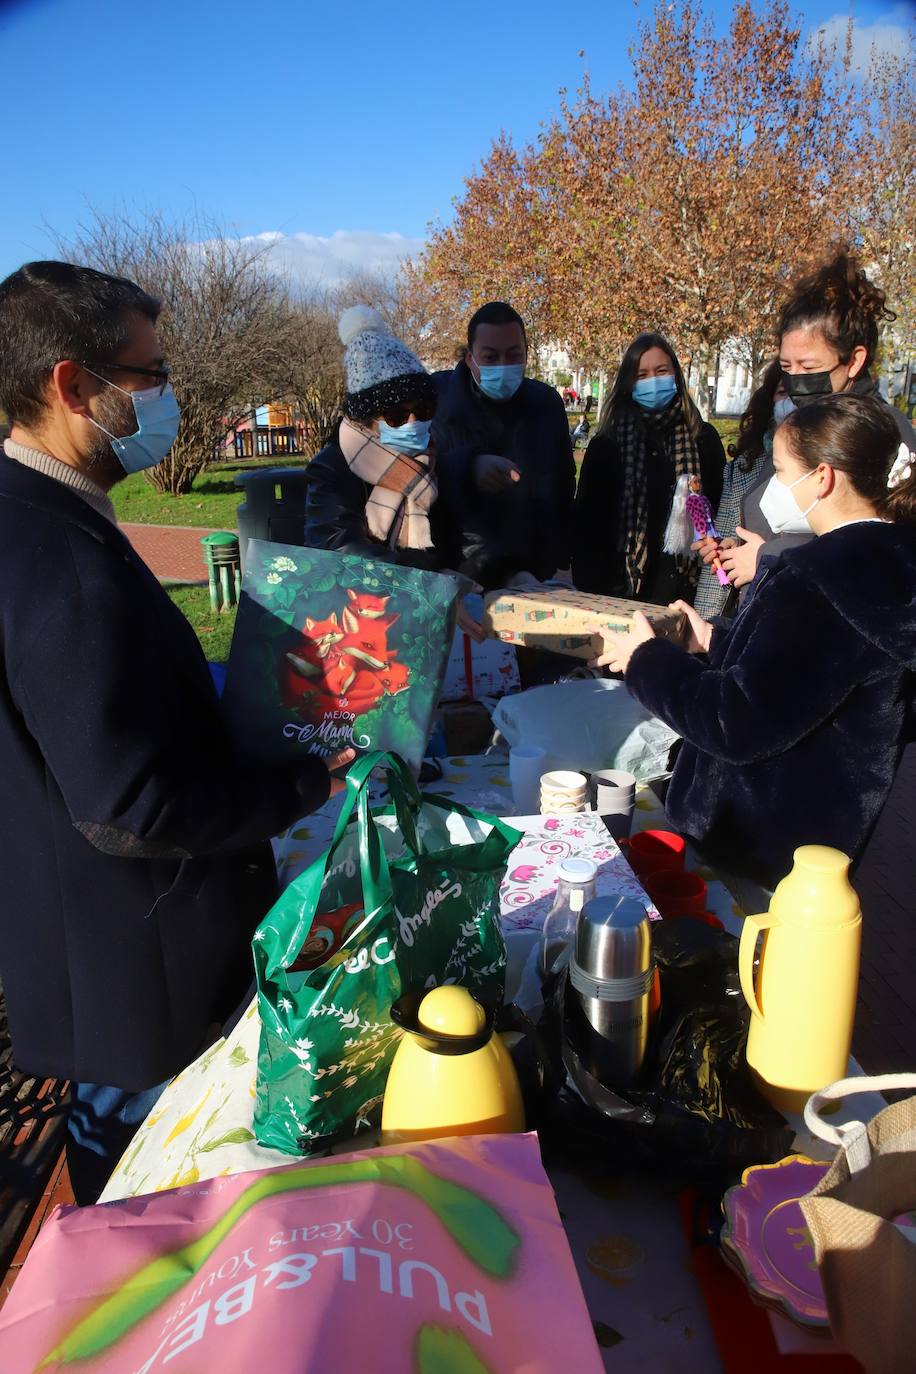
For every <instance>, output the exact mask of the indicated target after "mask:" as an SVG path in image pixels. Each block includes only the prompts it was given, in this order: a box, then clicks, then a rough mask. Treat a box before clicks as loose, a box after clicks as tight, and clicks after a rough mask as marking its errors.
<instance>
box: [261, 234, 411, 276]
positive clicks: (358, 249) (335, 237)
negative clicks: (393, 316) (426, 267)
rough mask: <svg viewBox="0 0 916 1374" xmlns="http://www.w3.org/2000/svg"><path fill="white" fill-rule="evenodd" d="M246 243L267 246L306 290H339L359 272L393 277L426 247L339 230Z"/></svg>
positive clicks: (273, 236)
mask: <svg viewBox="0 0 916 1374" xmlns="http://www.w3.org/2000/svg"><path fill="white" fill-rule="evenodd" d="M244 241H245V242H248V243H252V242H253V243H264V244H266V245H267V246H268V254H269V258H270V260H271V262H272V263H273V264H274V266H276V267H278V268H280V269H281V270H283V271H286V272H288V273H289V276H290V277H291V278H292V280H293V281H294V282H299V283H301V284H302V285H304V286H310V285H313V284H314V285H320V286H337V285H339V284H340V283H341V282H345V281H347V280H348V278H350V277H352V276H353V275H354V273H358V272H366V273H371V274H372V275H379V276H385V277H389V276H393V275H394V273H395V272H396V271H397V269H398V267H399V266H400V264H401V263H402V262H403V261H404V259H405V258H409V257H413V256H414V255H415V254H417V253H418V252H419V251H420V249H421V248H422V247H423V240H422V239H416V238H408V237H407V236H406V235H404V234H376V233H372V232H371V231H369V230H360V229H336V230H335V231H334V233H333V234H330V235H329V236H328V237H327V238H323V237H322V236H321V235H320V234H282V233H279V232H277V231H276V230H266V231H265V232H264V233H262V234H255V235H253V236H251V237H249V238H248V239H246V240H244Z"/></svg>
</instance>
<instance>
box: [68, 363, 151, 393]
mask: <svg viewBox="0 0 916 1374" xmlns="http://www.w3.org/2000/svg"><path fill="white" fill-rule="evenodd" d="M83 367H85V368H86V369H87V370H88V371H89V372H92V368H91V367H89V364H88V363H83ZM102 371H103V372H134V373H136V374H137V375H138V376H140V377H152V378H153V380H154V381H155V382H157V383H158V386H159V395H160V396H161V395H162V393H163V392H164V391H165V389H166V387H167V386H168V384H169V381H170V379H171V376H172V369H171V368H170V367H134V365H133V364H132V363H105V364H104V365H103V366H102Z"/></svg>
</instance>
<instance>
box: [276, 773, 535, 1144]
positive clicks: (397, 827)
mask: <svg viewBox="0 0 916 1374" xmlns="http://www.w3.org/2000/svg"><path fill="white" fill-rule="evenodd" d="M379 766H384V767H385V768H386V770H387V776H388V786H389V790H390V793H391V805H390V806H387V807H382V808H379V809H376V810H371V811H370V809H369V777H370V774H371V773H372V771H373V770H374V769H375V768H378V767H379ZM354 809H355V810H356V819H355V823H354V822H353V821H352V819H351V818H352V816H353V812H354ZM520 839H521V835H520V834H519V833H518V832H517V831H515V830H512V829H510V828H509V827H508V826H506V825H504V824H503V823H502V821H499V820H497V819H496V818H495V817H493V816H485V815H482V814H480V813H478V812H476V811H473V810H471V809H470V808H469V807H464V806H460V805H458V804H457V803H455V802H454V801H451V800H449V799H447V798H445V797H435V796H422V795H421V794H420V791H419V789H418V788H417V784H416V782H415V781H414V779H413V776H412V774H411V773H410V771H409V769H408V768H407V766H406V765H405V763H404V762H403V760H402V759H400V758H399V757H398V756H397V755H396V754H385V753H381V752H373V753H369V754H364V755H362V756H361V757H360V758H359V759H357V761H356V762H355V763H354V764H353V766H352V767H351V769H350V772H349V774H348V776H347V792H346V797H345V800H344V805H343V808H342V810H341V813H340V818H339V820H338V822H337V827H336V829H335V831H334V836H333V838H332V840H331V845H330V848H329V849H328V850H327V852H326V853H325V854H324V855H323V856H322V857H321V858H319V859H316V860H315V862H314V863H313V864H312V865H311V866H310V867H309V868H307V869H306V870H305V872H304V873H302V874H300V876H299V877H298V878H297V879H296V880H295V881H294V882H293V883H291V884H290V886H289V887H288V888H287V889H286V891H285V892H284V893H283V895H282V896H281V897H280V899H279V901H278V902H277V903H276V905H275V906H274V907H273V908H272V909H271V910H270V911H269V912H268V914H267V915H266V916H265V918H264V920H263V921H262V922H261V924H260V925H259V926H258V929H257V930H256V931H255V934H254V941H253V946H254V961H255V971H256V974H257V982H258V1007H259V1011H260V1017H261V1039H260V1047H259V1051H258V1077H257V1095H256V1103H255V1113H254V1127H255V1134H256V1136H257V1138H258V1140H259V1141H260V1142H261V1144H262V1145H268V1146H270V1147H272V1148H273V1149H277V1150H285V1151H286V1152H287V1153H289V1154H309V1153H312V1152H314V1151H316V1150H318V1149H321V1148H323V1147H325V1146H326V1145H328V1144H329V1143H330V1142H331V1141H332V1140H336V1139H346V1138H349V1137H351V1136H353V1135H355V1134H356V1133H357V1132H358V1131H359V1130H361V1129H366V1128H368V1127H369V1126H371V1125H373V1124H374V1123H375V1121H376V1120H377V1119H378V1116H379V1110H378V1109H379V1108H380V1107H381V1102H382V1096H383V1093H384V1089H385V1081H386V1079H387V1076H388V1069H389V1067H390V1065H391V1060H392V1057H393V1055H394V1051H395V1048H396V1046H397V1041H398V1038H399V1037H400V1034H401V1032H400V1031H399V1030H398V1029H397V1028H396V1027H395V1026H394V1025H393V1024H392V1022H391V1019H390V1017H389V1014H388V1011H389V1008H390V1006H391V1004H392V1002H394V1001H396V1000H397V998H398V997H400V995H401V993H402V992H406V991H409V990H412V989H416V988H424V987H435V986H437V985H438V984H440V983H460V984H461V985H462V986H464V987H467V988H470V989H471V990H472V991H474V992H475V993H476V994H477V995H478V996H481V997H482V998H483V999H484V1000H485V1001H489V1002H492V1003H493V1004H498V1003H499V1001H500V1000H501V998H502V993H503V985H504V980H505V967H506V949H505V944H504V943H503V937H502V932H501V929H500V923H499V888H500V883H501V882H502V878H503V875H504V873H505V869H506V863H507V860H508V858H509V855H510V854H511V852H512V850H513V849H514V848H515V846H516V845H517V844H518V842H519V840H520ZM326 951H330V952H329V953H327V955H326V957H325V952H326ZM319 959H320V960H322V962H319V963H318V965H317V967H314V966H310V965H313V964H314V963H315V962H316V961H317V960H319Z"/></svg>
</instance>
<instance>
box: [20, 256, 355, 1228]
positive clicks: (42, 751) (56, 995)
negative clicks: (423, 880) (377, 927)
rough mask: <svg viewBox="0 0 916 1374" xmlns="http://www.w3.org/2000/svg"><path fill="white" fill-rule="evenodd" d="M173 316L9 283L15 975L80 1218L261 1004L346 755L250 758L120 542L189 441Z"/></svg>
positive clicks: (129, 295)
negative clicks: (174, 369)
mask: <svg viewBox="0 0 916 1374" xmlns="http://www.w3.org/2000/svg"><path fill="white" fill-rule="evenodd" d="M158 313H159V303H158V301H156V300H154V299H153V298H152V297H150V296H148V295H146V294H145V293H144V292H143V291H141V290H140V288H139V287H137V286H135V285H134V284H133V283H132V282H128V281H123V280H121V279H118V278H114V277H109V276H105V275H103V274H101V273H98V272H94V271H92V270H90V269H89V268H82V267H74V266H71V265H70V264H66V263H56V262H39V263H29V264H27V265H26V266H25V267H23V268H21V269H20V270H19V271H18V272H15V273H13V274H12V276H10V277H8V278H7V279H6V280H5V281H4V282H2V283H0V357H2V358H3V368H2V378H0V405H2V407H3V408H4V409H5V410H6V411H7V414H8V415H9V417H10V420H11V422H12V432H11V437H10V438H9V439H8V440H7V441H6V443H5V446H4V448H5V456H4V457H2V458H0V584H2V587H3V594H2V596H0V664H2V670H0V683H2V688H0V761H2V762H0V872H2V874H3V900H2V903H0V975H2V979H3V988H4V992H5V994H6V1000H7V1006H8V1010H9V1018H10V1026H11V1031H12V1039H13V1049H14V1054H15V1056H16V1060H17V1063H18V1064H19V1065H20V1066H21V1067H22V1068H23V1069H26V1070H28V1071H30V1072H32V1073H35V1074H38V1075H50V1076H54V1077H57V1078H66V1079H70V1080H71V1119H70V1133H69V1135H68V1163H69V1165H70V1173H71V1181H72V1183H73V1187H74V1191H75V1194H76V1197H77V1201H78V1202H80V1203H85V1202H90V1201H93V1200H94V1198H95V1197H97V1196H98V1193H99V1192H100V1191H101V1188H102V1187H103V1186H104V1183H105V1180H106V1178H107V1176H108V1174H109V1173H110V1171H111V1169H112V1167H113V1166H114V1164H115V1163H116V1162H117V1159H118V1157H119V1155H120V1153H121V1152H122V1150H123V1148H124V1146H125V1145H126V1143H127V1142H128V1140H129V1138H130V1136H131V1134H132V1133H133V1131H134V1130H136V1127H137V1126H138V1125H139V1123H140V1121H141V1120H142V1119H143V1115H144V1114H145V1112H146V1111H148V1110H149V1107H150V1106H151V1104H152V1101H153V1100H154V1099H155V1096H156V1095H157V1093H158V1092H159V1091H160V1087H161V1085H162V1082H163V1080H164V1079H167V1078H168V1077H169V1076H170V1075H172V1074H174V1073H176V1072H177V1071H178V1070H180V1069H181V1068H183V1067H184V1066H185V1065H186V1064H187V1063H188V1062H189V1061H190V1060H191V1059H193V1058H194V1056H195V1054H196V1053H197V1052H198V1051H199V1050H200V1049H201V1048H202V1047H203V1044H204V1042H205V1039H206V1037H207V1033H208V1028H209V1027H211V1026H212V1025H213V1024H214V1023H218V1022H220V1021H221V1020H223V1019H225V1017H226V1016H228V1015H229V1014H230V1013H231V1012H232V1010H233V1009H234V1007H235V1005H236V1004H237V1003H238V1000H239V998H241V997H242V996H243V995H244V993H245V991H246V988H247V986H248V984H249V982H250V976H251V967H250V958H249V941H250V938H251V934H252V932H253V930H254V927H255V925H256V923H257V922H258V920H259V919H260V918H261V917H262V916H263V915H264V913H265V912H266V910H267V909H268V907H269V905H270V903H271V902H272V900H273V898H274V895H275V884H276V874H275V872H274V868H273V862H272V858H271V854H270V848H269V845H268V844H267V843H266V842H267V840H268V839H269V837H270V836H271V835H272V834H274V833H275V832H277V831H279V830H281V829H283V828H284V827H285V826H287V825H289V824H290V823H291V822H292V821H293V820H295V819H296V818H297V817H298V816H300V815H302V814H303V813H304V812H307V811H310V810H313V809H314V808H315V807H318V806H320V805H322V804H323V802H324V801H325V800H326V799H327V797H328V795H329V792H330V790H331V782H330V770H331V769H332V768H334V767H336V766H338V765H339V763H340V762H341V761H342V760H341V759H340V758H337V759H332V760H328V761H327V762H325V761H322V760H320V759H318V758H315V759H308V760H305V761H298V762H296V763H295V764H291V765H289V766H277V765H272V766H270V767H264V768H258V767H255V766H253V765H252V764H250V763H242V762H241V761H240V760H239V758H238V757H237V751H236V747H235V742H234V740H233V739H232V737H231V736H230V734H229V731H228V729H227V726H226V724H225V723H224V720H223V718H222V717H221V714H220V705H219V701H218V699H217V696H216V694H215V691H214V688H213V685H212V682H211V679H210V674H209V672H208V669H207V664H206V661H205V659H204V656H203V654H202V652H201V649H200V646H199V645H198V642H197V639H196V637H195V635H194V633H193V631H192V630H191V627H190V626H189V625H188V623H187V621H186V620H185V619H184V617H183V616H182V615H181V613H180V612H179V611H178V610H177V609H176V608H175V607H174V606H173V604H172V602H171V601H170V599H169V597H168V596H167V595H166V593H165V592H164V591H163V590H162V588H161V587H160V586H159V584H158V582H157V581H156V579H155V578H154V577H153V575H152V574H151V573H150V571H149V569H148V568H147V567H146V566H145V564H144V563H143V562H142V561H141V560H140V559H139V558H138V557H137V555H136V554H135V553H134V551H133V549H132V548H131V546H130V544H129V543H128V541H127V539H125V537H124V536H123V535H122V534H121V532H120V531H119V530H118V528H117V523H116V520H115V516H114V510H113V508H112V505H111V501H110V499H109V496H108V492H109V491H110V489H111V487H112V486H114V484H115V483H116V482H117V481H118V480H120V479H121V478H123V477H124V476H125V474H126V473H127V472H128V471H139V470H140V469H141V468H143V467H150V466H152V465H154V464H155V463H157V462H159V461H161V460H162V459H163V458H164V457H165V455H166V453H167V452H168V449H169V447H170V446H171V444H172V442H173V441H174V438H175V433H176V431H177V427H178V407H177V403H176V401H175V398H174V395H173V393H172V390H171V387H170V386H169V383H168V368H167V367H166V366H165V363H164V362H163V359H162V349H161V346H160V344H159V341H158V338H157V335H156V327H155V326H156V319H157V316H158Z"/></svg>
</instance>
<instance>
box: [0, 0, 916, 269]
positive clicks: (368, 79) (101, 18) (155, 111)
mask: <svg viewBox="0 0 916 1374" xmlns="http://www.w3.org/2000/svg"><path fill="white" fill-rule="evenodd" d="M707 3H710V0H707ZM711 3H713V6H714V8H715V10H716V12H717V13H718V14H720V15H721V16H722V17H723V19H726V20H727V16H728V14H729V13H730V10H731V5H730V4H728V3H725V0H711ZM650 10H651V0H643V3H642V5H641V7H640V10H637V8H636V7H635V6H634V5H633V4H632V3H630V0H580V3H574V4H573V5H571V6H568V7H567V6H562V5H557V4H555V3H551V4H547V3H545V0H528V2H527V3H521V0H504V3H502V4H498V3H496V4H494V3H493V0H466V3H464V4H462V3H460V0H457V2H456V3H450V4H443V3H441V0H440V3H438V4H437V3H435V0H433V3H420V0H401V2H400V3H390V2H389V3H388V4H385V3H383V0H343V2H341V0H337V3H333V0H330V2H329V0H323V3H321V4H317V3H315V0H299V3H289V0H261V3H260V4H251V3H248V4H243V3H242V2H241V0H221V3H219V4H215V3H213V0H181V2H179V0H156V3H154V4H148V5H137V4H130V3H124V2H123V0H122V3H120V4H114V3H110V0H0V53H2V58H3V73H4V81H3V89H4V126H5V129H4V133H5V137H4V144H5V148H4V155H3V159H2V164H0V165H2V169H3V213H2V217H0V276H2V275H5V274H6V273H7V272H8V271H10V270H12V269H13V268H15V267H17V266H18V265H19V264H20V263H21V262H22V261H24V260H26V259H28V258H32V257H40V256H46V255H49V254H50V253H51V251H52V244H51V237H50V235H49V232H48V229H47V227H46V226H50V229H51V230H52V231H54V232H56V233H58V234H61V235H63V236H64V237H65V238H66V237H67V236H69V235H71V234H72V233H73V231H74V229H75V226H76V225H77V223H78V222H79V220H80V219H81V218H86V216H87V213H88V208H89V207H90V206H92V207H95V208H98V209H99V210H103V211H104V210H106V209H110V208H120V209H123V210H126V211H128V212H129V213H131V214H135V215H138V214H142V213H143V211H144V210H148V209H156V210H160V211H162V212H164V213H165V214H166V215H167V216H170V217H172V216H174V217H182V216H185V215H187V214H189V213H194V212H195V211H196V212H198V213H199V214H201V215H203V216H209V217H212V218H214V219H216V220H217V221H218V222H219V223H220V224H222V225H223V226H224V227H225V228H227V229H229V230H230V231H231V232H233V233H237V234H239V235H255V234H264V233H272V234H275V235H277V236H278V237H277V248H276V251H277V252H278V254H279V256H281V257H282V258H283V259H284V260H285V261H286V262H287V263H288V264H290V265H292V267H293V270H294V271H295V272H297V273H298V274H299V275H301V276H303V277H313V278H314V277H322V276H323V277H325V278H327V279H332V278H333V277H334V276H335V275H338V274H339V273H340V271H342V270H344V267H345V265H346V264H347V263H349V262H352V263H354V264H357V265H359V264H363V263H364V264H366V265H368V266H370V267H377V266H384V265H385V264H390V263H393V262H394V261H395V260H396V259H397V258H398V257H399V256H400V255H402V254H403V253H404V252H405V251H408V250H410V249H412V248H414V247H416V246H417V245H418V243H419V242H420V241H421V240H422V237H423V235H424V233H425V229H426V225H427V223H428V222H429V221H430V220H433V219H436V218H437V217H440V216H441V217H448V215H449V213H450V207H451V201H452V197H453V196H455V195H458V194H460V191H461V186H462V179H463V177H464V176H465V175H466V174H467V173H468V172H469V171H470V170H471V169H472V168H473V167H474V165H475V164H476V163H478V162H479V160H480V159H481V157H483V156H484V155H485V154H486V152H487V149H488V147H489V145H490V142H491V140H492V138H493V137H494V136H495V135H496V134H497V133H498V132H499V130H500V129H501V128H505V129H507V130H508V131H509V132H510V133H511V134H512V135H513V137H515V138H516V140H518V141H525V140H527V139H529V138H532V137H534V136H535V135H536V134H537V130H538V126H539V123H540V121H542V120H543V119H545V118H548V117H549V116H550V114H551V113H552V112H553V111H555V110H556V108H557V104H558V91H559V89H560V88H561V87H562V86H568V87H571V88H574V87H575V86H576V85H577V84H578V81H579V78H580V76H581V72H582V60H581V59H580V58H579V56H578V53H579V50H580V49H583V48H584V49H585V51H586V54H587V59H586V60H587V64H588V67H589V70H590V72H591V76H592V82H593V86H594V87H595V89H598V90H603V89H606V88H608V87H611V86H613V85H615V84H617V83H618V82H619V81H621V80H624V81H625V80H626V78H627V74H628V71H629V65H628V59H627V47H628V45H629V43H630V42H631V41H632V39H633V37H634V35H635V31H636V22H637V16H638V14H639V13H643V14H648V12H649V11H650ZM803 12H804V15H805V27H806V28H807V29H814V28H817V27H818V26H820V25H822V24H824V23H826V22H828V21H830V20H831V19H834V18H837V17H839V18H840V19H842V20H845V17H846V16H847V15H848V14H850V13H852V14H853V16H854V17H855V19H856V22H857V23H858V24H859V25H860V26H862V27H863V28H864V29H866V30H867V31H868V33H869V35H870V36H872V37H878V38H879V40H882V41H886V39H887V37H888V34H889V33H890V37H891V38H892V37H893V32H892V28H891V29H890V30H889V29H888V26H893V25H895V24H901V23H903V22H905V21H906V18H907V15H908V14H910V13H911V12H912V4H911V3H908V2H907V0H905V2H904V3H896V4H894V3H890V4H888V3H882V2H881V0H852V3H851V4H850V0H808V3H807V4H805V5H804V7H803ZM875 25H877V26H879V27H878V28H877V29H875V28H873V27H872V26H875ZM864 37H865V35H864V34H863V38H864ZM341 264H344V267H342V266H341Z"/></svg>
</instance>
